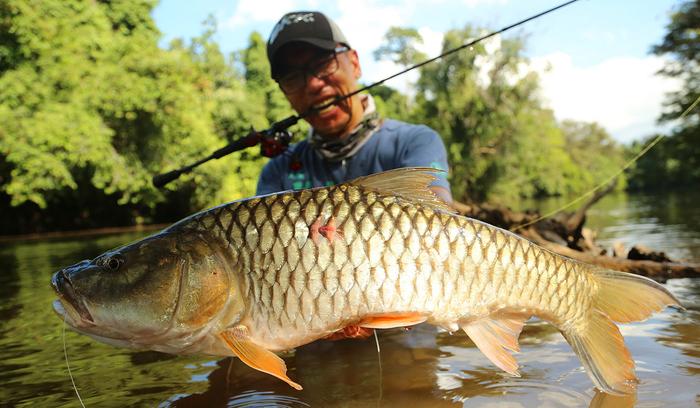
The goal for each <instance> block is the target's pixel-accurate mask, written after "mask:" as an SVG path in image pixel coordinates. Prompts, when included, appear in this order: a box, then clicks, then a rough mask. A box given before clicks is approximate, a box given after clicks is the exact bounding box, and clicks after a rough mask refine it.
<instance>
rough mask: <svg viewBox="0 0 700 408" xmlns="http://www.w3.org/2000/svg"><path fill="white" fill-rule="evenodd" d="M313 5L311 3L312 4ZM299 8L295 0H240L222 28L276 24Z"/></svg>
mask: <svg viewBox="0 0 700 408" xmlns="http://www.w3.org/2000/svg"><path fill="white" fill-rule="evenodd" d="M312 3H313V2H312ZM299 8H301V7H300V5H299V2H298V1H296V0H268V1H266V2H265V3H264V4H262V3H261V2H260V1H257V0H240V1H239V2H238V4H237V5H236V10H235V11H234V12H233V15H232V16H231V17H229V18H228V19H226V20H224V22H223V23H222V24H221V27H222V28H230V29H234V28H237V27H238V26H241V25H244V24H249V23H251V22H273V23H274V22H276V21H277V20H279V18H280V17H282V15H283V14H284V13H286V12H287V11H291V10H296V9H299Z"/></svg>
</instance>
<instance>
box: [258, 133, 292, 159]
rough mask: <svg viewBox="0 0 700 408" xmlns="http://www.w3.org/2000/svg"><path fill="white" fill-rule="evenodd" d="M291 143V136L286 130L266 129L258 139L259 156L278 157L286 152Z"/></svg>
mask: <svg viewBox="0 0 700 408" xmlns="http://www.w3.org/2000/svg"><path fill="white" fill-rule="evenodd" d="M291 141H292V134H291V133H290V132H289V131H288V130H287V129H280V130H275V129H274V128H271V129H268V130H267V131H265V132H262V134H261V137H260V154H261V155H263V156H265V157H276V156H279V155H280V154H282V153H284V152H285V151H286V150H287V148H288V147H289V143H290V142H291Z"/></svg>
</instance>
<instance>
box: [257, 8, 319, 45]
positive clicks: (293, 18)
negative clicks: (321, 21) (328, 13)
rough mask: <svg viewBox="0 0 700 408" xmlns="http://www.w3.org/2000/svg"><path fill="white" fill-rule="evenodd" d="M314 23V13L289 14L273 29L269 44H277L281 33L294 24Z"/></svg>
mask: <svg viewBox="0 0 700 408" xmlns="http://www.w3.org/2000/svg"><path fill="white" fill-rule="evenodd" d="M313 22H314V14H313V13H294V14H287V15H286V16H284V17H282V19H281V20H280V21H279V22H278V23H277V25H276V26H275V28H273V29H272V33H270V39H269V40H268V44H272V43H273V42H275V40H276V39H277V36H278V35H279V33H281V32H282V30H284V29H285V28H286V27H287V26H290V25H292V24H297V23H313Z"/></svg>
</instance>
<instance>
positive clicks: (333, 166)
mask: <svg viewBox="0 0 700 408" xmlns="http://www.w3.org/2000/svg"><path fill="white" fill-rule="evenodd" d="M267 56H268V59H269V61H270V67H271V71H272V78H273V79H275V81H277V83H278V84H279V86H280V89H281V90H282V92H284V94H285V96H286V97H287V100H288V101H289V103H290V104H291V105H292V108H294V110H295V111H296V112H297V113H299V114H302V113H305V112H307V111H309V110H310V109H311V110H312V113H311V114H310V115H308V116H307V117H305V118H304V119H305V120H306V121H307V122H308V123H309V124H310V125H311V131H310V134H309V137H308V138H307V140H305V141H302V142H300V143H297V144H295V145H293V146H291V147H290V148H289V149H288V150H287V151H286V152H285V153H284V154H282V155H280V156H277V157H275V158H274V159H273V160H271V161H270V162H268V163H267V165H266V166H265V168H264V169H263V171H262V174H261V175H260V179H259V180H258V186H257V194H267V193H272V192H277V191H283V190H291V189H294V190H298V189H301V188H309V187H321V186H329V185H334V184H338V183H342V182H344V181H347V180H351V179H354V178H356V177H360V176H366V175H368V174H372V173H377V172H380V171H385V170H391V169H395V168H401V167H434V168H439V169H443V170H447V169H448V165H447V153H446V151H445V146H444V145H443V143H442V140H441V139H440V137H439V136H438V135H437V133H435V131H433V130H432V129H430V128H428V127H426V126H422V125H410V124H407V123H403V122H400V121H396V120H391V119H382V118H380V117H379V116H378V114H377V112H376V109H375V105H374V101H373V100H372V97H371V96H370V95H359V94H358V95H354V96H352V97H350V98H347V99H344V100H343V101H342V102H339V103H338V104H337V105H332V106H327V105H328V104H329V102H331V101H333V100H334V99H335V98H336V97H338V96H341V95H347V94H349V93H351V92H352V91H354V90H356V89H358V82H357V81H358V79H359V78H360V75H361V72H362V71H361V69H360V62H359V59H358V56H357V52H356V51H355V50H353V49H352V48H351V47H350V43H349V42H348V41H347V39H346V38H345V36H344V35H343V33H342V32H341V31H340V28H338V26H337V25H336V24H335V22H333V21H332V20H331V19H329V18H328V17H326V16H325V15H323V14H322V13H319V12H313V11H309V12H292V13H288V14H286V15H284V16H283V17H282V19H280V21H279V22H278V23H277V25H276V26H275V27H274V29H273V30H272V33H271V34H270V38H269V39H268V43H267ZM431 189H432V190H433V191H434V192H435V193H436V194H437V195H438V196H440V197H441V198H442V199H444V200H445V201H446V202H448V203H451V202H452V196H451V193H450V186H449V184H448V183H447V178H446V176H444V175H443V176H441V177H439V178H438V180H436V181H435V182H434V183H433V185H431Z"/></svg>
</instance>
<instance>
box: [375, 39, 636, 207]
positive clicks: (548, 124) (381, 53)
mask: <svg viewBox="0 0 700 408" xmlns="http://www.w3.org/2000/svg"><path fill="white" fill-rule="evenodd" d="M479 34H481V33H479V32H478V31H477V30H475V29H473V28H471V27H465V28H464V29H461V30H452V31H449V32H447V33H446V35H445V37H444V40H443V52H444V51H446V50H449V49H453V48H456V47H458V46H460V45H461V44H464V43H467V42H468V41H469V40H471V39H473V38H475V37H476V36H477V35H479ZM421 40H422V39H421V38H420V35H419V34H418V33H417V32H416V31H415V30H411V29H401V28H392V29H391V30H389V32H388V33H387V34H386V38H385V45H383V46H382V47H380V48H379V50H378V51H377V53H376V54H375V55H376V56H377V57H381V58H389V59H391V60H392V61H394V62H397V63H400V64H405V65H409V64H413V63H416V62H418V61H420V60H421V59H422V58H424V57H423V56H422V55H421V54H420V52H418V51H417V45H418V43H419V42H420V41H421ZM522 47H523V44H522V41H521V40H520V39H517V38H516V39H504V40H502V41H490V42H486V43H481V44H478V45H476V46H474V47H472V48H470V50H469V52H459V53H455V54H451V55H449V56H447V57H446V58H443V59H442V60H441V61H440V63H437V64H430V65H426V66H424V67H423V68H421V72H420V77H419V79H418V82H417V83H416V84H415V92H416V95H415V101H414V103H412V104H410V103H408V101H407V100H406V99H405V98H401V97H400V96H399V95H396V94H391V93H387V92H386V91H383V92H382V93H381V95H382V96H385V95H386V97H388V98H389V99H387V100H385V101H384V105H387V106H386V107H385V108H384V109H386V110H387V111H388V112H391V113H394V114H398V115H399V116H400V117H402V118H403V119H405V120H408V121H412V122H416V123H425V124H428V125H430V126H431V127H433V128H434V129H436V130H437V131H438V132H439V133H440V134H441V135H442V137H443V139H444V140H445V143H446V145H447V148H448V154H449V161H450V165H451V179H450V180H451V185H452V189H453V193H454V196H455V198H457V199H459V200H468V199H477V200H483V199H491V200H498V201H500V202H504V201H505V202H508V201H511V202H512V200H515V199H518V198H521V197H532V196H544V195H567V194H575V193H579V192H581V191H584V190H587V189H590V188H591V187H593V186H594V185H595V184H596V183H598V182H600V180H601V178H602V177H603V176H604V175H606V174H613V173H615V171H616V170H617V169H619V167H620V166H621V163H622V158H623V151H622V148H621V147H619V146H617V145H616V144H615V142H614V141H613V140H612V138H611V137H610V136H609V135H608V134H607V133H606V132H605V130H604V129H602V128H600V127H599V126H597V125H595V124H589V123H575V122H566V123H564V124H559V123H557V122H556V120H555V118H554V115H553V113H552V112H551V111H550V110H548V109H546V108H545V107H544V106H543V103H542V102H541V101H540V98H539V95H538V93H539V89H540V88H539V83H538V78H537V75H536V74H535V73H533V72H530V71H528V70H527V69H526V68H524V67H527V60H526V59H525V58H524V57H523V56H522Z"/></svg>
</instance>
